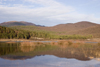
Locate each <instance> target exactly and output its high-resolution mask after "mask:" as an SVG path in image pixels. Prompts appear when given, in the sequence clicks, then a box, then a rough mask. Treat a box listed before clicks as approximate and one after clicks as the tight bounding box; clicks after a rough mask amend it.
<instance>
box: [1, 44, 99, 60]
mask: <svg viewBox="0 0 100 67" xmlns="http://www.w3.org/2000/svg"><path fill="white" fill-rule="evenodd" d="M7 46H9V47H7ZM99 48H100V46H99V45H97V44H93V45H92V44H71V45H68V44H61V43H60V45H57V44H56V45H54V44H53V45H50V44H42V43H32V42H29V43H28V42H22V43H20V45H19V44H17V43H16V44H15V43H14V44H2V46H1V47H0V52H1V53H0V54H1V55H7V54H11V53H12V54H11V57H8V58H9V59H11V58H12V59H16V58H18V57H20V59H21V57H23V59H24V58H26V59H28V58H30V57H31V58H32V57H35V56H37V55H38V56H40V55H55V56H57V57H60V58H76V59H78V60H90V58H89V57H94V58H100V49H99ZM15 53H16V56H15ZM13 55H14V57H13ZM4 57H6V58H7V56H4ZM4 57H3V58H4Z"/></svg>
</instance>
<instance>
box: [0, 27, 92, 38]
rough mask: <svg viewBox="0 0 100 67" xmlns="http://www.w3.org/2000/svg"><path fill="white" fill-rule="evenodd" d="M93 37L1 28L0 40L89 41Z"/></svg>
mask: <svg viewBox="0 0 100 67" xmlns="http://www.w3.org/2000/svg"><path fill="white" fill-rule="evenodd" d="M91 37H92V35H86V36H83V35H57V34H54V33H50V32H46V31H28V30H21V29H19V30H18V29H11V28H8V27H2V26H0V39H87V38H91Z"/></svg>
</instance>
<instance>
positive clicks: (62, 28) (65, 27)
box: [41, 21, 98, 32]
mask: <svg viewBox="0 0 100 67" xmlns="http://www.w3.org/2000/svg"><path fill="white" fill-rule="evenodd" d="M95 25H98V24H95V23H92V22H88V21H81V22H78V23H68V24H59V25H56V26H53V27H41V29H42V30H46V31H54V32H69V31H75V30H81V29H84V28H89V27H92V26H95Z"/></svg>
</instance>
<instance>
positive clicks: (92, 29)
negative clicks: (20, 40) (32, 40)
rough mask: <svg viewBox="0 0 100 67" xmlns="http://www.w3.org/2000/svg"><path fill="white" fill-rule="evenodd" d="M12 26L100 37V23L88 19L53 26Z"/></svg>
mask: <svg viewBox="0 0 100 67" xmlns="http://www.w3.org/2000/svg"><path fill="white" fill-rule="evenodd" d="M12 28H15V29H22V30H30V31H48V32H52V33H55V34H59V35H85V36H86V35H93V37H100V25H99V24H95V23H92V22H88V21H81V22H78V23H68V24H59V25H56V26H53V27H37V26H14V27H12Z"/></svg>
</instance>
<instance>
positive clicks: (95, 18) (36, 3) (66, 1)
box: [0, 0, 100, 26]
mask: <svg viewBox="0 0 100 67" xmlns="http://www.w3.org/2000/svg"><path fill="white" fill-rule="evenodd" d="M7 21H27V22H32V23H34V24H39V25H45V26H54V25H57V24H66V23H76V22H79V21H90V22H94V23H98V24H100V0H0V23H2V22H7Z"/></svg>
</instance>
